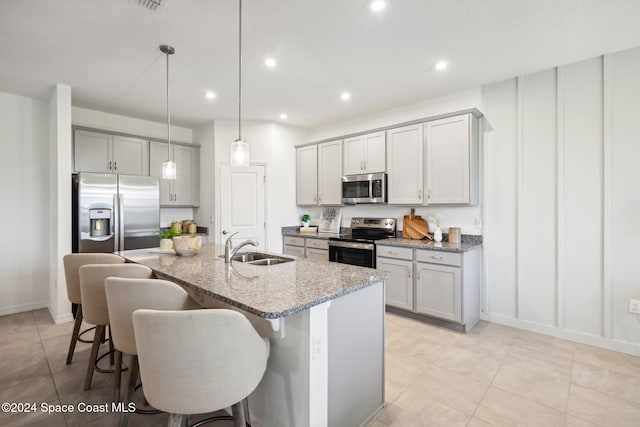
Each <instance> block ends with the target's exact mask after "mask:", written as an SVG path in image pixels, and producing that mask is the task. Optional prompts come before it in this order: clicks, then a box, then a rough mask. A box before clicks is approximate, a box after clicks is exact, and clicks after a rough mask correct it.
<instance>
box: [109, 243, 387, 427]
mask: <svg viewBox="0 0 640 427" xmlns="http://www.w3.org/2000/svg"><path fill="white" fill-rule="evenodd" d="M247 250H249V248H247ZM119 254H120V255H121V256H123V257H125V258H126V259H127V260H129V261H131V262H135V263H139V264H143V265H146V266H148V267H150V268H151V269H152V270H153V271H154V273H155V275H156V276H157V277H158V278H161V279H167V280H170V281H172V282H175V283H178V284H179V285H182V287H184V288H185V289H186V290H187V292H189V294H190V295H191V297H192V298H193V299H194V300H195V301H196V302H198V303H199V304H200V305H201V306H202V307H205V308H227V309H233V310H237V311H239V312H241V313H243V314H244V315H245V316H246V317H247V319H249V321H250V322H251V324H252V325H253V326H254V327H255V329H256V330H257V331H258V333H260V335H262V336H265V337H268V338H270V343H271V346H270V348H271V350H270V355H269V360H268V362H267V369H266V372H265V374H264V376H263V378H262V380H261V381H260V384H259V385H258V386H257V388H256V389H255V390H254V391H253V393H251V395H250V396H249V402H250V403H249V407H250V411H251V421H252V424H253V425H255V426H279V427H295V426H309V427H326V426H359V425H364V424H366V423H367V422H368V421H369V420H370V419H372V418H373V417H374V416H375V414H376V413H377V412H378V411H379V410H380V409H381V408H382V407H383V405H384V313H385V302H384V282H385V280H386V279H387V278H389V277H390V273H387V272H383V271H379V270H373V269H370V268H362V267H357V266H351V265H346V264H338V263H330V262H328V261H310V260H307V259H303V258H295V259H294V261H291V262H286V263H282V264H275V265H271V266H260V265H251V264H247V263H240V262H237V261H234V262H232V263H230V264H225V262H224V259H222V258H220V257H219V256H220V255H223V254H224V246H222V245H213V244H205V245H202V248H201V249H200V252H199V253H198V254H197V255H193V256H190V257H181V256H177V255H172V254H171V255H170V254H166V255H165V254H157V253H150V252H149V250H148V249H138V250H132V251H122V252H119ZM221 345H224V343H221Z"/></svg>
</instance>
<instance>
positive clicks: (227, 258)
mask: <svg viewBox="0 0 640 427" xmlns="http://www.w3.org/2000/svg"><path fill="white" fill-rule="evenodd" d="M238 233H239V231H236V232H235V233H233V234H232V235H231V236H229V237H228V238H227V241H226V242H225V244H224V262H226V263H229V262H231V258H232V257H233V256H234V255H235V254H236V253H238V251H239V250H240V248H243V247H245V246H247V245H253V246H258V245H259V243H258V242H257V241H256V240H245V241H244V242H241V243H239V244H238V246H236V247H235V248H232V246H231V245H232V243H231V238H232V237H233V236H235V235H236V234H238Z"/></svg>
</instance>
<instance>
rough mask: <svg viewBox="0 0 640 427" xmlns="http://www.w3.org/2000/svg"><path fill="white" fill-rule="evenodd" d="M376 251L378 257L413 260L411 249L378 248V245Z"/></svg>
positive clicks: (395, 247)
mask: <svg viewBox="0 0 640 427" xmlns="http://www.w3.org/2000/svg"><path fill="white" fill-rule="evenodd" d="M376 251H377V254H378V256H383V257H388V258H400V259H406V260H409V261H411V260H412V259H413V249H411V248H399V247H397V246H382V245H380V246H378V245H376Z"/></svg>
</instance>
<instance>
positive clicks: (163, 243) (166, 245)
mask: <svg viewBox="0 0 640 427" xmlns="http://www.w3.org/2000/svg"><path fill="white" fill-rule="evenodd" d="M160 249H161V250H163V251H170V250H173V240H171V239H160Z"/></svg>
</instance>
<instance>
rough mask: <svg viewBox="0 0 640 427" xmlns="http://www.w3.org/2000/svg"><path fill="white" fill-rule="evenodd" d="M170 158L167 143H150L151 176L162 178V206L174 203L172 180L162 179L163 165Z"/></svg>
mask: <svg viewBox="0 0 640 427" xmlns="http://www.w3.org/2000/svg"><path fill="white" fill-rule="evenodd" d="M168 158H169V149H168V148H167V143H165V142H158V141H151V142H150V143H149V175H151V176H157V177H159V178H160V206H168V205H171V204H172V203H173V185H172V180H170V179H162V163H163V162H165V161H166V160H167V159H168Z"/></svg>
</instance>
